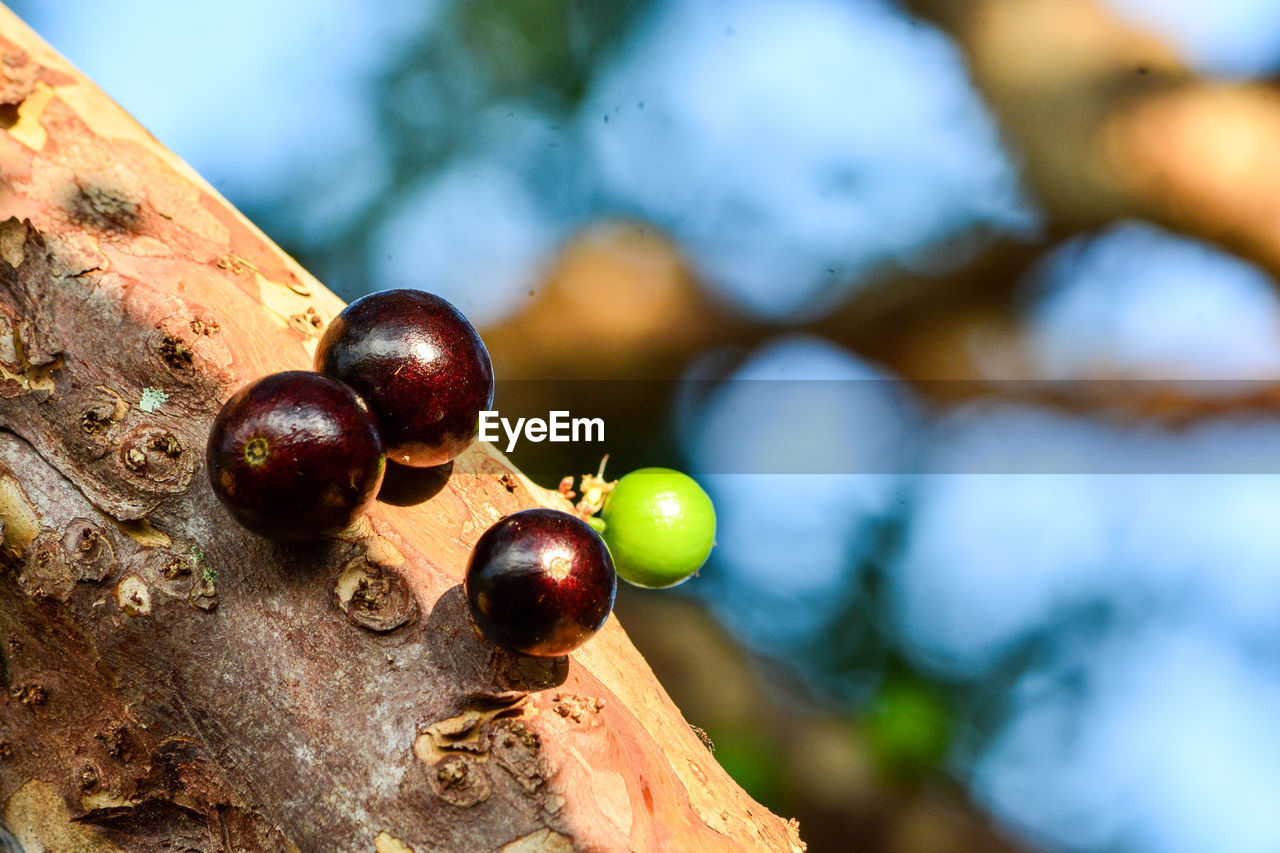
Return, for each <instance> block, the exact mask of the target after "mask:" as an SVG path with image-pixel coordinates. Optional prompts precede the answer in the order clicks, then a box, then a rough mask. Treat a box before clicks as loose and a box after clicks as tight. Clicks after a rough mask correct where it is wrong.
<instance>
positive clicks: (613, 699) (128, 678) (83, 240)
mask: <svg viewBox="0 0 1280 853" xmlns="http://www.w3.org/2000/svg"><path fill="white" fill-rule="evenodd" d="M0 128H2V130H0V222H2V223H3V224H0V519H2V521H3V551H2V554H0V687H2V688H3V692H2V694H0V809H2V812H0V819H2V822H3V824H4V825H5V826H6V827H7V828H8V830H9V831H10V832H11V833H12V834H13V835H14V836H16V837H17V839H18V840H19V841H20V842H21V843H22V844H23V845H24V846H25V847H26V849H27V850H28V851H35V850H50V851H70V850H83V851H103V850H139V851H153V850H166V851H173V850H183V851H186V850H190V851H215V850H216V851H231V850H273V851H274V850H279V851H285V850H303V851H345V850H378V851H383V852H384V853H386V851H405V850H416V851H427V850H433V851H434V850H467V851H473V850H495V849H497V850H509V851H514V850H521V851H533V850H545V851H551V850H570V849H580V850H626V849H631V850H659V849H665V850H681V851H693V850H728V849H755V848H760V849H773V850H795V849H799V848H800V846H801V845H800V843H799V840H798V837H797V835H796V830H795V827H794V825H792V824H788V823H787V822H786V821H783V820H781V819H779V818H777V817H775V816H774V815H772V814H770V813H769V812H767V811H766V810H765V809H763V808H761V807H760V806H758V805H757V804H755V803H754V802H752V801H751V800H750V799H749V798H748V797H747V796H746V795H745V794H744V793H743V792H742V791H741V790H740V789H739V788H738V787H737V786H735V785H734V783H733V782H732V781H731V780H730V779H729V778H728V776H727V775H726V774H725V773H724V772H723V771H722V770H721V769H720V768H719V766H718V765H717V764H716V762H715V759H714V758H713V757H712V756H711V755H710V754H709V753H708V752H707V750H706V748H705V747H704V746H703V744H702V743H701V741H700V740H699V739H698V737H697V736H696V735H695V734H694V733H693V732H692V731H691V729H690V727H689V725H688V724H687V723H686V722H685V721H684V720H683V719H682V718H681V716H680V714H679V712H678V711H677V710H676V708H675V707H674V706H673V705H672V704H671V701H670V700H669V699H668V697H667V695H666V693H665V692H664V691H663V690H662V688H661V686H659V684H658V683H657V682H656V680H655V679H654V677H653V675H652V673H651V672H650V670H649V668H648V666H647V665H646V664H645V662H644V661H643V659H642V658H641V657H640V656H639V654H638V653H637V652H636V651H635V649H634V648H633V647H632V646H631V644H630V642H629V641H628V640H627V638H626V635H625V634H624V633H623V631H622V628H621V627H619V625H618V624H617V622H616V620H612V619H611V620H610V623H609V625H608V626H607V627H606V628H605V630H604V631H602V632H601V634H600V635H598V636H597V637H596V638H595V639H594V640H592V641H591V642H590V643H588V644H587V646H585V647H584V648H583V649H581V650H580V651H579V652H578V653H576V654H574V655H573V656H572V657H570V658H568V659H565V658H559V659H553V660H537V659H528V658H521V657H517V656H513V655H509V654H506V653H504V652H501V651H499V650H497V649H496V648H493V647H491V646H489V645H487V644H486V643H484V642H483V641H482V640H480V639H479V638H478V637H477V636H476V635H475V633H474V632H473V630H472V628H471V626H470V624H469V622H468V619H467V616H466V607H465V602H464V599H463V596H462V594H461V588H460V586H459V581H460V580H461V577H462V572H463V568H464V566H465V564H466V560H467V556H468V554H469V552H470V549H471V547H472V544H473V543H474V542H475V540H476V538H477V537H478V536H479V535H480V533H481V532H482V531H483V530H484V529H485V528H487V527H488V526H489V525H490V524H491V523H493V522H494V521H495V520H497V519H498V518H500V517H501V516H502V515H504V514H506V513H510V512H513V511H515V510H518V509H523V508H527V507H531V506H535V505H545V506H556V505H558V504H559V505H562V504H560V501H559V498H558V497H557V496H556V495H554V494H552V493H549V492H546V491H544V490H542V489H539V488H537V487H536V486H533V485H532V484H531V483H529V482H528V481H527V480H526V479H524V478H523V477H522V475H521V474H520V472H518V471H516V470H515V469H513V468H512V467H511V466H510V465H509V464H508V463H507V462H506V461H505V460H504V459H503V458H502V457H501V456H500V455H498V454H497V453H496V452H494V451H493V450H491V449H490V448H488V447H483V446H477V447H474V448H472V450H470V451H468V452H467V453H466V454H464V455H463V456H462V457H461V458H459V459H458V460H457V462H456V463H455V464H454V466H453V469H452V473H451V475H450V476H449V477H448V479H447V481H444V482H443V483H442V482H441V480H440V479H439V478H438V477H437V476H436V475H435V474H434V473H432V474H429V475H425V476H424V477H423V478H422V481H421V482H406V481H405V480H403V479H402V480H401V481H399V482H398V483H397V484H396V485H395V491H396V494H397V499H396V500H395V501H393V502H383V503H380V504H378V505H377V507H376V509H375V510H374V511H373V513H372V514H371V515H370V517H369V518H368V519H367V520H366V522H365V523H363V524H360V525H357V528H356V529H353V530H352V531H350V533H349V535H346V536H344V537H343V538H341V539H339V540H335V541H332V542H329V543H326V544H320V545H313V546H296V545H289V546H286V545H281V544H276V543H274V542H271V541H268V540H265V539H261V538H258V537H256V536H253V535H252V534H249V533H247V532H246V531H244V530H242V529H240V528H239V527H237V526H236V525H235V524H234V523H232V522H231V521H230V519H229V517H228V516H227V514H226V513H225V512H224V511H223V510H222V508H221V507H220V506H219V505H218V503H217V502H216V500H215V499H214V497H213V494H212V492H211V490H210V488H209V485H208V482H207V478H206V476H205V471H204V463H203V451H204V444H205V436H206V433H207V430H208V428H209V424H210V422H211V420H212V419H213V416H214V414H215V413H216V412H217V410H218V408H219V406H220V404H221V402H222V401H223V400H225V399H226V398H227V397H228V396H229V395H230V394H231V392H232V391H233V390H234V389H235V388H236V387H237V386H239V385H240V384H242V383H243V382H246V381H248V380H250V379H253V378H255V377H258V376H261V375H263V374H266V373H269V372H273V371H276V370H282V369H292V368H305V367H307V366H308V365H309V364H310V360H311V353H312V352H313V351H314V347H315V343H316V340H317V338H318V336H319V334H320V332H321V330H322V329H323V328H324V325H325V323H326V322H327V321H328V320H329V319H330V318H331V317H332V316H333V315H334V313H335V312H336V311H337V310H339V309H340V308H341V303H340V302H339V301H338V300H337V299H336V298H335V297H334V296H333V295H332V294H330V293H329V292H328V291H326V290H325V289H324V288H323V287H322V286H321V285H319V284H318V283H317V282H316V281H314V280H313V279H312V278H311V277H309V276H308V275H307V274H306V273H305V272H304V271H303V270H301V269H300V268H298V266H297V265H296V264H295V263H293V262H292V261H291V260H290V259H289V258H288V257H287V256H285V255H284V254H283V253H282V252H281V251H280V250H279V249H277V248H276V247H275V246H273V245H272V244H271V243H270V242H269V241H268V240H267V239H266V238H265V237H264V236H263V235H262V234H261V233H260V232H258V231H257V230H256V229H255V228H254V227H253V226H252V225H250V224H249V223H248V222H247V221H245V220H244V219H243V218H242V217H241V216H240V215H239V214H238V213H237V212H236V211H235V210H233V209H232V208H231V207H230V206H229V205H228V204H227V203H226V202H225V201H224V200H223V199H221V198H220V197H219V196H218V195H217V193H216V192H214V191H213V190H212V189H211V188H210V187H208V186H207V185H206V184H205V183H204V182H203V181H201V180H200V179H199V178H198V177H197V176H196V175H194V174H193V173H192V172H191V171H190V170H189V169H188V168H187V167H186V166H184V165H183V164H182V163H181V162H179V161H178V160H177V159H176V158H175V157H173V156H172V155H171V154H169V153H168V152H166V151H165V150H164V149H163V148H162V147H161V146H160V145H159V144H158V143H157V142H156V141H155V140H153V139H152V138H150V137H149V136H148V135H147V134H146V133H145V132H144V131H143V130H142V129H140V128H139V127H138V126H137V125H136V123H135V122H134V121H133V120H132V119H131V118H130V117H129V116H128V115H126V114H125V113H124V112H123V111H122V110H121V109H120V108H119V107H117V106H116V105H115V104H113V103H112V102H111V101H110V100H109V99H108V98H106V97H105V96H104V95H103V94H102V93H101V92H100V91H99V90H98V89H97V88H95V87H94V86H93V85H92V84H91V83H89V82H88V81H86V80H85V79H84V78H83V77H82V76H81V75H80V74H78V73H77V72H76V71H75V70H74V69H72V68H71V67H70V66H69V65H67V63H66V62H65V61H63V60H62V59H60V58H59V57H57V56H56V55H55V54H54V53H53V52H52V51H51V50H50V49H49V48H48V47H47V46H46V45H44V44H43V43H42V42H41V41H40V40H39V39H38V38H37V37H36V36H35V35H34V34H33V33H31V32H30V31H29V30H28V29H27V28H26V27H25V26H23V25H22V24H21V22H19V21H18V20H17V19H16V18H15V17H14V16H13V15H12V14H11V13H9V12H8V11H7V10H4V9H3V7H0ZM300 132H301V131H300ZM433 478H434V479H433ZM411 479H412V478H411ZM424 495H431V496H430V497H429V499H428V500H426V501H425V502H424V503H420V504H416V505H410V506H399V505H396V504H400V503H408V502H410V499H411V498H413V497H422V496H424Z"/></svg>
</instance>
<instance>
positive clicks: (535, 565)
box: [463, 509, 618, 657]
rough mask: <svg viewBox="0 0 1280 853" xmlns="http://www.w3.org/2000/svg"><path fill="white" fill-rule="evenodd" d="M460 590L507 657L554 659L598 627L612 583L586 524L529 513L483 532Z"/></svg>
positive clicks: (608, 607) (601, 548)
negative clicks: (513, 654)
mask: <svg viewBox="0 0 1280 853" xmlns="http://www.w3.org/2000/svg"><path fill="white" fill-rule="evenodd" d="M463 587H464V589H465V590H466V594H467V604H468V605H469V606H470V608H471V619H472V621H473V622H475V625H476V628H477V629H479V631H480V634H481V635H482V636H483V637H484V638H485V639H487V640H489V641H490V642H492V643H494V644H495V645H498V646H502V647H503V648H505V649H508V650H510V651H513V652H519V653H521V654H526V655H534V656H536V657H556V656H558V655H564V654H568V653H569V652H571V651H573V650H574V649H576V648H578V646H580V645H582V644H583V643H585V642H586V641H587V640H589V639H590V638H591V636H592V635H593V634H595V633H596V631H599V630H600V628H601V627H603V625H604V623H605V620H607V619H608V618H609V613H610V611H612V610H613V597H614V595H615V593H616V592H617V590H618V581H617V576H616V575H615V574H614V572H613V561H612V560H611V559H610V558H609V549H608V548H606V547H605V544H604V542H602V541H601V540H600V537H599V536H597V535H596V532H595V531H594V530H592V529H591V528H590V527H589V526H588V525H587V524H586V523H585V522H583V521H581V520H580V519H578V518H576V517H574V516H572V515H569V514H568V513H564V512H557V511H556V510H552V509H529V510H525V511H523V512H517V513H515V514H513V515H509V516H507V517H506V518H504V519H502V520H501V521H499V522H498V523H497V524H495V525H493V527H490V528H489V529H488V530H486V531H485V533H484V535H482V536H481V537H480V541H479V542H477V543H476V547H475V551H473V552H472V554H471V561H470V563H469V564H468V565H467V574H466V578H465V579H464V581H463Z"/></svg>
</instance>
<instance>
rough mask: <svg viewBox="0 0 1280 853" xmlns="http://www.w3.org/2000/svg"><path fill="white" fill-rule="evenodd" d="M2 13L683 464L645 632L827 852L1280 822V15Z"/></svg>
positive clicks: (661, 3) (527, 367)
mask: <svg viewBox="0 0 1280 853" xmlns="http://www.w3.org/2000/svg"><path fill="white" fill-rule="evenodd" d="M8 1H9V3H10V5H11V6H12V7H14V9H15V11H17V13H18V14H19V15H21V16H23V17H24V18H25V19H26V20H27V21H28V22H29V23H30V24H31V25H32V26H34V27H35V29H37V30H38V31H39V32H41V33H42V34H43V35H44V36H45V37H46V38H47V39H48V40H49V41H51V42H52V43H53V44H54V45H55V46H56V47H58V48H59V49H60V50H61V51H62V52H63V53H64V54H66V55H67V56H68V57H69V58H70V59H71V60H72V61H73V62H74V63H76V64H77V65H78V66H79V67H80V68H82V69H83V70H84V71H85V72H87V73H88V74H89V75H90V76H91V77H93V78H94V79H95V80H97V82H98V83H100V84H101V85H102V86H103V88H105V89H106V90H107V92H109V93H110V94H112V95H113V96H114V97H115V98H116V99H117V100H119V101H120V102H121V103H122V104H123V105H124V106H125V107H126V108H127V109H128V110H130V111H131V112H132V113H133V114H134V115H136V116H137V117H138V118H139V119H140V120H141V121H142V123H143V124H144V125H146V126H147V127H148V128H149V129H150V130H151V131H152V132H153V133H154V134H155V135H156V136H157V137H158V138H159V139H160V140H161V141H162V142H163V143H165V144H166V145H167V146H169V147H170V148H172V149H173V150H174V151H176V152H177V153H178V154H179V155H181V156H182V157H184V158H185V159H187V160H188V161H189V162H190V163H191V164H192V165H194V166H195V168H196V169H197V170H199V171H200V172H201V173H202V174H203V175H205V176H206V177H207V178H208V179H209V180H210V181H211V182H212V183H213V184H214V185H215V186H216V187H218V188H219V189H220V190H221V191H222V192H223V193H224V194H225V195H226V196H227V197H228V198H229V199H230V200H231V201H232V202H233V203H234V204H236V205H237V206H239V207H240V208H241V209H242V210H244V211H245V212H246V213H247V214H248V215H249V216H250V217H251V218H252V219H254V220H255V221H256V222H257V223H258V224H259V225H261V226H262V227H263V228H264V230H266V232H267V233H268V234H269V235H270V236H271V237H272V238H274V239H275V240H276V241H277V242H279V243H280V244H281V245H282V246H284V247H285V248H286V249H287V250H288V251H290V252H291V253H293V254H294V255H295V256H296V257H298V259H299V260H300V261H301V262H302V263H303V264H304V265H305V266H306V267H308V268H309V269H310V270H311V271H312V272H314V273H315V274H316V275H317V276H318V277H319V278H321V279H322V280H323V281H325V282H326V283H327V284H328V285H329V286H330V287H331V288H332V289H334V290H335V291H336V292H338V293H339V294H340V295H342V296H343V297H345V298H347V299H352V298H355V297H357V296H359V295H361V294H363V293H367V292H369V291H372V290H377V289H381V288H388V287H403V286H409V287H420V288H423V289H426V290H430V291H433V292H435V293H438V294H440V295H442V296H444V297H445V298H447V299H449V300H451V301H452V302H454V303H455V304H456V305H458V306H459V307H460V308H461V309H462V310H463V311H464V312H465V313H466V314H467V315H468V316H469V317H470V318H471V319H472V321H473V322H474V323H475V324H476V325H477V326H478V327H479V328H480V329H481V332H482V334H483V335H484V337H485V339H486V341H487V343H488V345H489V348H490V350H491V353H492V355H493V358H494V362H495V368H496V370H497V373H498V376H499V377H500V378H501V379H502V382H501V383H500V385H499V389H498V399H497V404H498V407H499V408H500V409H502V410H504V413H505V412H506V411H507V410H513V411H514V410H515V409H518V408H521V407H524V408H527V409H529V410H531V411H542V412H545V411H546V410H547V409H548V408H549V406H548V405H547V402H546V401H547V400H548V399H549V398H550V397H552V395H553V394H554V395H555V397H556V399H557V401H559V400H566V401H567V402H566V403H564V405H567V406H569V407H570V408H571V409H572V410H573V411H574V414H575V415H576V414H583V415H589V416H603V417H604V418H605V420H606V424H607V439H608V440H607V442H606V443H605V444H604V445H603V446H583V445H578V446H566V445H548V444H538V445H535V444H529V443H525V444H523V445H521V446H520V447H519V448H517V450H516V452H515V453H514V454H513V458H514V460H515V461H516V463H517V464H519V465H521V466H522V467H523V468H524V469H525V470H526V471H527V472H529V473H530V474H531V475H532V476H533V477H534V478H535V479H538V480H540V481H541V482H542V483H543V484H544V485H546V486H549V487H554V486H555V485H556V483H557V482H559V480H560V478H561V477H562V476H565V475H575V476H576V475H580V474H583V473H585V472H588V471H594V470H595V468H596V466H597V464H598V462H599V458H600V455H601V454H602V453H603V452H605V451H608V452H610V453H611V454H613V458H612V460H611V462H610V468H609V471H610V473H612V475H614V476H620V475H621V474H623V473H625V472H626V471H627V470H630V469H631V468H634V467H638V466H639V465H642V464H664V465H671V466H674V467H678V468H681V469H684V470H687V471H689V472H690V473H692V474H694V475H695V476H697V477H698V478H699V480H700V481H701V482H702V483H703V484H704V486H705V487H706V488H707V489H708V491H709V492H710V493H711V494H712V496H713V498H714V499H715V501H716V504H717V508H718V511H719V532H718V547H717V548H716V549H715V551H714V552H713V556H712V559H711V561H710V562H709V563H708V565H707V566H706V567H705V568H704V569H703V571H702V572H701V574H700V575H699V576H698V577H697V578H695V579H693V580H692V581H690V582H688V583H686V584H685V585H683V586H681V587H679V588H677V589H676V590H672V591H667V592H645V591H641V590H636V589H631V588H628V589H624V590H622V591H621V592H620V594H619V600H618V613H619V616H620V618H621V620H622V622H623V624H624V625H625V626H626V628H627V629H628V631H629V632H630V634H631V636H632V638H633V639H634V640H635V642H636V644H637V645H638V646H639V647H640V649H641V650H642V652H643V653H644V654H645V656H646V657H647V658H648V660H649V661H650V663H651V664H652V665H653V666H654V668H655V670H656V671H657V672H658V674H659V676H660V678H661V679H662V681H663V683H664V684H665V686H666V687H667V689H668V690H669V691H670V692H671V694H672V695H673V697H674V698H675V699H676V701H677V703H678V704H679V705H680V707H681V708H682V709H683V711H684V712H685V714H686V716H687V717H688V719H689V721H690V722H691V723H692V724H694V725H696V726H698V727H699V728H701V729H702V730H704V731H705V733H706V734H707V736H708V738H709V740H710V742H711V743H713V744H714V751H715V756H716V758H717V759H719V760H720V761H721V763H722V764H723V765H724V766H725V767H726V768H727V769H728V770H729V771H730V772H731V773H733V774H734V775H735V777H736V778H737V779H738V780H739V781H740V782H741V783H742V784H743V785H744V786H745V787H746V788H747V789H748V790H749V791H750V792H751V793H752V794H753V795H754V796H755V797H756V798H758V799H759V800H761V801H762V802H763V803H765V804H767V805H768V806H769V807H770V808H772V809H774V810H775V811H777V812H779V813H780V814H782V815H784V816H787V817H792V816H794V817H797V818H799V820H800V823H801V830H802V835H803V837H804V838H805V839H806V841H807V842H808V843H809V845H810V850H812V851H846V850H865V851H893V853H914V851H1014V850H1032V849H1035V850H1048V851H1059V850H1061V851H1152V853H1155V852H1156V851H1159V853H1166V851H1167V853H1182V851H1187V853H1201V851H1224V853H1231V852H1232V851H1275V850H1277V849H1280V808H1277V804H1278V803H1280V726H1278V725H1277V724H1276V720H1278V719H1280V523H1277V522H1278V521H1280V479H1277V476H1276V473H1277V472H1280V417H1277V414H1276V413H1277V412H1278V411H1280V393H1277V389H1278V388H1280V381H1278V380H1280V298H1278V296H1277V286H1276V276H1277V274H1280V156H1277V152H1280V86H1277V76H1276V75H1277V74H1278V73H1280V2H1278V0H1217V2H1214V3H1206V2H1200V1H1199V0H966V1H965V2H956V1H955V0H910V2H907V0H904V2H901V3H893V2H888V0H722V1H721V2H715V3H709V2H698V0H644V2H612V3H600V2H588V0H470V2H463V0H457V2H447V0H438V2H424V0H413V2H408V0H387V2H383V3H379V4H376V9H377V11H376V12H371V11H370V10H371V9H373V8H375V7H374V6H373V5H371V4H360V3H357V2H356V0H309V2H305V3H304V2H300V0H299V1H298V2H284V1H283V0H280V2H272V3H259V2H251V0H219V2H218V3H216V4H215V3H212V2H193V3H160V2H141V1H140V0H123V2H117V3H113V4H111V5H110V8H109V10H108V8H107V7H104V6H103V5H102V4H100V3H96V2H92V0H8ZM1175 380H1176V381H1175ZM770 382H772V383H775V384H768V383H770ZM762 388H764V389H767V390H766V391H765V392H764V393H763V394H762V393H761V389H762ZM789 460H793V461H794V464H791V461H789Z"/></svg>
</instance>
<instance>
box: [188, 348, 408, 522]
mask: <svg viewBox="0 0 1280 853" xmlns="http://www.w3.org/2000/svg"><path fill="white" fill-rule="evenodd" d="M207 461H208V467H209V480H210V481H211V482H212V484H213V490H214V492H215V493H216V494H217V496H218V499H219V500H221V501H222V503H223V505H224V506H226V508H227V509H228V510H230V511H231V514H232V515H233V516H235V518H236V520H237V521H239V522H240V523H241V524H243V525H244V526H245V527H247V528H249V529H250V530H252V531H253V532H254V533H258V534H260V535H262V536H269V537H271V538H273V539H288V540H308V539H322V538H324V537H326V536H332V535H333V534H335V533H338V532H340V531H341V530H343V529H344V528H346V527H348V526H349V525H350V524H351V523H352V522H353V521H355V520H356V518H358V517H359V516H360V514H361V513H362V512H364V511H365V510H366V509H368V507H369V504H371V503H372V502H373V500H374V498H375V497H376V496H377V494H378V486H379V485H380V484H381V482H382V475H383V472H384V470H385V467H386V453H385V448H384V446H383V442H382V437H381V436H380V435H379V433H378V427H377V423H376V422H375V421H374V418H373V415H372V414H371V413H370V412H369V408H368V407H367V406H366V405H365V403H364V401H363V400H361V399H360V398H359V396H357V395H356V393H355V392H354V391H352V390H351V389H350V388H348V387H347V386H346V385H343V384H342V383H341V382H338V381H337V380H334V379H330V378H329V377H327V376H321V375H320V374H318V373H311V372H307V371H299V370H293V371H287V372H284V373H275V374H272V375H270V376H266V377H263V378H262V379H259V380H257V381H256V382H252V383H250V384H249V385H246V386H245V387H243V388H241V389H240V390H239V391H237V392H236V393H235V394H234V395H232V397H231V399H230V400H228V401H227V402H226V405H224V406H223V407H222V411H220V412H219V413H218V417H217V418H215V419H214V422H213V427H212V429H211V430H210V432H209V447H208V451H207Z"/></svg>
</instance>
